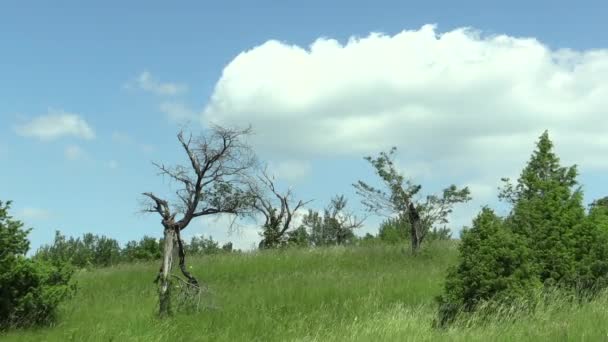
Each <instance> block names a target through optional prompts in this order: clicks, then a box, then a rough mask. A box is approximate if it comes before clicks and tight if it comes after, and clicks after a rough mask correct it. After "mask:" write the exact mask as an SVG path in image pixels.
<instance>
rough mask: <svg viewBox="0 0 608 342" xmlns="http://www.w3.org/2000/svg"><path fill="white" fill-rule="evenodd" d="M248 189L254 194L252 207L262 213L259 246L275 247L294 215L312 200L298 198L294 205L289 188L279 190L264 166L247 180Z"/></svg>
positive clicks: (286, 230)
mask: <svg viewBox="0 0 608 342" xmlns="http://www.w3.org/2000/svg"><path fill="white" fill-rule="evenodd" d="M249 189H250V191H251V193H252V194H253V196H254V201H253V208H254V209H255V210H256V211H257V212H259V213H261V214H262V215H264V226H263V232H262V236H263V239H262V241H261V242H260V245H259V247H260V248H274V247H277V246H278V245H280V244H281V241H282V240H283V238H284V237H285V235H286V233H287V232H288V231H289V229H290V228H291V223H292V221H293V217H294V215H295V214H296V213H297V211H298V210H299V209H301V208H302V207H303V206H305V205H306V204H308V203H310V202H312V200H309V201H302V200H299V201H298V202H297V203H296V204H295V205H294V204H293V192H292V190H291V188H289V189H288V190H287V191H286V192H283V193H281V192H279V191H278V190H277V188H276V186H275V182H274V177H271V176H269V175H268V171H267V169H266V168H264V169H263V170H261V171H260V174H259V175H257V176H256V177H255V179H252V180H251V181H250V182H249Z"/></svg>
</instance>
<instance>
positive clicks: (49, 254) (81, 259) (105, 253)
mask: <svg viewBox="0 0 608 342" xmlns="http://www.w3.org/2000/svg"><path fill="white" fill-rule="evenodd" d="M34 257H35V258H36V259H41V260H48V261H51V262H53V263H65V262H69V263H71V264H72V265H74V266H76V267H80V268H82V267H91V266H112V265H116V264H117V263H118V262H119V261H120V259H121V250H120V246H119V245H118V241H116V240H114V239H111V238H108V237H106V236H97V235H94V234H91V233H86V234H84V235H83V236H82V239H81V238H74V237H70V238H66V237H65V236H64V235H62V234H61V232H59V231H56V232H55V240H54V241H53V244H51V245H44V246H41V247H40V248H39V249H38V250H37V251H36V254H35V256H34Z"/></svg>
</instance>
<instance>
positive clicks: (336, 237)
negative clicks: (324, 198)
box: [322, 195, 367, 245]
mask: <svg viewBox="0 0 608 342" xmlns="http://www.w3.org/2000/svg"><path fill="white" fill-rule="evenodd" d="M347 203H348V201H347V200H346V197H344V195H340V196H334V197H333V198H332V199H331V202H330V204H329V205H328V206H327V208H326V209H325V217H324V225H323V226H322V227H324V229H327V230H329V233H330V235H331V241H332V242H333V243H335V244H336V245H342V244H344V243H346V242H347V241H348V240H349V239H350V238H352V237H354V233H353V230H355V229H357V228H361V227H362V226H363V222H364V221H365V219H366V218H367V217H364V218H362V219H358V218H357V216H355V215H354V214H353V213H351V212H348V211H346V204H347Z"/></svg>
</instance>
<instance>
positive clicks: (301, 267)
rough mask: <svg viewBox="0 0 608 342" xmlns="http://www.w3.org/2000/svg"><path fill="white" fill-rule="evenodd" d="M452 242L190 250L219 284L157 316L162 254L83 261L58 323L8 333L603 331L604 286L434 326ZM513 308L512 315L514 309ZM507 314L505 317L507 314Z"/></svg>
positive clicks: (334, 337) (603, 335)
mask: <svg viewBox="0 0 608 342" xmlns="http://www.w3.org/2000/svg"><path fill="white" fill-rule="evenodd" d="M456 256H457V252H456V249H455V248H454V246H453V245H451V244H446V243H443V244H435V245H431V246H429V247H428V248H426V249H425V250H424V252H423V253H422V255H420V256H418V257H415V258H414V257H412V256H410V255H408V253H407V251H404V249H403V247H399V246H369V247H335V248H325V249H318V250H286V251H268V252H256V253H245V254H228V255H217V256H209V257H201V258H198V259H192V260H190V264H191V265H192V271H193V272H194V274H196V275H198V276H199V277H200V278H201V279H202V280H203V281H205V283H207V284H208V286H209V288H210V289H211V291H213V295H211V296H210V297H208V298H205V299H204V303H205V304H206V308H205V309H204V310H202V311H200V312H198V313H192V314H186V313H177V314H176V315H175V316H174V317H172V318H170V319H166V320H162V321H161V320H159V319H157V318H156V317H155V312H156V304H157V303H156V300H157V297H156V288H155V285H154V284H153V283H152V280H153V278H154V275H155V272H156V271H157V269H158V264H157V263H146V264H129V265H121V266H118V267H114V268H106V269H97V270H89V271H80V272H79V273H78V274H77V276H76V278H77V280H78V284H79V291H78V292H77V295H76V296H75V298H73V299H72V300H70V301H69V302H67V303H66V304H65V305H64V306H62V308H61V317H60V320H59V322H58V324H57V325H56V326H54V327H49V328H39V329H31V330H20V331H10V332H8V333H5V334H4V335H0V340H2V341H443V340H444V341H539V340H546V341H567V340H568V341H585V340H586V341H602V340H608V325H607V324H606V322H608V297H606V296H602V297H601V298H599V299H597V300H596V301H594V302H592V303H588V304H585V305H572V304H567V303H565V302H561V301H559V300H557V301H555V302H554V303H553V304H551V305H548V306H545V307H543V308H541V309H539V310H538V311H536V312H535V313H534V314H531V315H527V316H526V317H519V318H516V319H515V320H513V319H511V320H504V318H505V317H507V318H508V317H509V315H508V314H505V315H501V316H500V317H496V319H495V320H493V321H490V322H489V323H487V324H485V325H475V324H468V325H467V324H465V323H459V324H457V325H456V326H454V327H452V328H450V329H447V330H438V329H434V328H433V327H432V325H431V323H432V320H433V318H434V315H435V310H436V307H435V303H434V297H435V296H436V295H438V294H439V293H440V291H441V287H442V281H443V278H444V274H445V270H446V269H447V267H448V266H450V265H452V264H454V262H455V261H456ZM511 316H512V315H511ZM501 318H502V319H501Z"/></svg>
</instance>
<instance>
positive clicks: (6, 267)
mask: <svg viewBox="0 0 608 342" xmlns="http://www.w3.org/2000/svg"><path fill="white" fill-rule="evenodd" d="M10 204H11V202H10V201H9V202H7V203H6V204H4V205H3V203H2V202H1V201H0V269H1V270H2V272H1V273H0V329H6V328H9V327H25V326H31V325H39V324H46V323H51V322H53V321H54V320H55V319H56V314H57V307H58V305H59V303H61V301H63V300H65V299H66V298H68V297H69V296H70V295H71V294H72V293H73V291H74V289H75V286H74V285H73V283H72V282H71V277H72V274H73V270H72V269H71V268H70V267H69V265H68V264H66V263H61V262H59V263H56V264H50V263H48V262H45V261H42V260H32V259H28V258H26V257H25V254H26V253H27V250H28V249H29V241H28V240H27V235H28V233H29V231H30V230H29V229H23V223H21V222H20V221H17V220H13V219H12V217H11V216H9V215H8V209H9V208H10Z"/></svg>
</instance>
